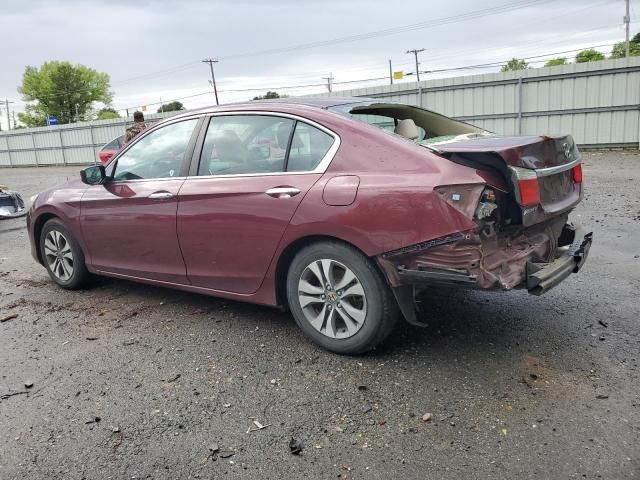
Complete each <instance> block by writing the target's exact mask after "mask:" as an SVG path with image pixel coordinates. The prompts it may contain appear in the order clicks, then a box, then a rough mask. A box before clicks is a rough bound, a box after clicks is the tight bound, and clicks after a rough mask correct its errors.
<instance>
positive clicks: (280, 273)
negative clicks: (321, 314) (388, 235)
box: [275, 235, 387, 309]
mask: <svg viewBox="0 0 640 480" xmlns="http://www.w3.org/2000/svg"><path fill="white" fill-rule="evenodd" d="M318 242H336V243H340V244H342V245H346V246H348V247H351V248H354V249H356V250H357V251H359V252H360V253H361V254H362V255H364V256H365V257H367V258H370V257H369V255H367V254H366V253H365V252H364V251H363V250H362V249H361V248H358V246H357V245H354V244H353V243H351V242H347V241H346V240H343V239H341V238H339V237H334V236H332V235H309V236H305V237H301V238H298V239H296V240H294V241H293V242H291V243H290V244H289V245H287V246H286V247H285V249H284V250H283V251H282V253H281V254H280V257H279V258H278V264H277V266H276V273H275V290H276V302H277V303H278V305H280V306H281V307H283V308H285V309H288V308H289V307H288V301H287V273H288V272H289V267H290V266H291V262H292V261H293V258H294V257H295V256H296V254H297V253H298V252H299V251H300V250H302V249H303V248H305V247H308V246H309V245H312V244H314V243H318ZM371 263H372V265H374V266H375V268H376V269H377V270H378V271H379V272H380V273H381V274H382V275H383V278H384V279H385V280H387V276H386V275H384V272H382V270H381V269H380V267H379V265H378V262H375V261H373V260H372V261H371Z"/></svg>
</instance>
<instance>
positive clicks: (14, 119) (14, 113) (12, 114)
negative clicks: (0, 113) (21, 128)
mask: <svg viewBox="0 0 640 480" xmlns="http://www.w3.org/2000/svg"><path fill="white" fill-rule="evenodd" d="M11 116H12V117H13V129H14V130H15V128H16V125H17V123H16V111H15V110H14V111H13V112H11Z"/></svg>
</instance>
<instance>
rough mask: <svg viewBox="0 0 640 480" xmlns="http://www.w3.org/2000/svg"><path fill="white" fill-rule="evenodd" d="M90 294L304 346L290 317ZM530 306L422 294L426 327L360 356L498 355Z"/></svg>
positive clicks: (239, 307)
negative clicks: (234, 322) (225, 318)
mask: <svg viewBox="0 0 640 480" xmlns="http://www.w3.org/2000/svg"><path fill="white" fill-rule="evenodd" d="M92 292H93V293H95V294H97V295H105V298H113V299H114V300H116V299H118V300H116V301H120V300H119V298H120V297H121V296H122V295H125V294H126V296H127V298H128V300H127V301H129V302H143V303H144V304H147V305H149V304H150V305H151V306H152V307H153V306H158V307H160V306H161V305H162V306H171V307H173V308H174V309H177V310H178V311H184V312H190V313H199V314H202V320H203V321H210V320H209V316H208V315H215V314H216V313H220V312H224V313H226V314H229V315H232V316H233V318H235V319H238V320H239V321H240V322H242V326H243V327H244V328H248V329H254V328H264V327H268V328H269V329H271V330H272V331H273V335H274V336H288V337H290V336H294V337H299V339H300V341H301V342H304V341H305V339H304V337H303V336H302V333H301V332H300V330H299V329H298V327H297V325H296V323H295V321H294V319H293V317H292V316H291V314H290V313H289V312H286V311H282V310H280V309H278V308H273V307H268V306H262V305H255V304H250V303H245V302H239V301H234V300H228V299H222V298H217V297H210V296H206V295H201V294H197V293H191V292H183V291H179V290H172V289H167V288H162V287H157V286H151V285H145V284H140V283H135V282H129V281H126V280H119V279H110V278H99V279H97V280H96V282H95V283H94V285H93V287H92ZM511 295H520V296H521V301H519V302H517V303H515V302H513V298H511V299H509V298H506V297H507V296H511ZM532 301H533V300H532V297H531V296H528V295H526V293H525V292H510V293H508V294H504V293H496V292H481V291H471V290H460V289H443V288H438V289H431V290H428V291H425V292H423V293H422V294H421V295H420V296H419V297H418V305H419V308H420V312H419V315H418V318H419V320H420V321H422V322H424V323H425V324H426V326H425V327H417V326H413V325H409V324H408V323H407V322H405V321H404V319H403V318H400V320H399V321H398V324H397V326H396V329H395V330H394V332H393V334H392V335H391V337H390V338H389V340H388V341H387V342H386V343H385V344H384V345H382V346H380V347H378V348H377V349H375V350H374V351H372V352H369V353H367V354H365V357H377V356H386V355H391V356H392V355H394V354H397V353H398V352H404V351H406V350H407V349H412V350H413V351H415V352H420V353H421V354H424V355H429V354H430V353H431V354H443V355H445V354H447V352H448V354H455V353H456V352H457V351H459V352H462V351H464V352H466V353H469V352H470V351H476V353H478V354H482V353H483V352H485V351H487V350H488V349H491V350H492V352H494V353H493V354H499V352H500V351H501V350H505V353H506V350H507V349H509V348H511V347H514V346H518V345H519V342H523V343H524V342H526V341H527V339H528V338H529V337H530V334H531V330H538V328H537V325H536V322H538V321H540V319H541V318H542V317H544V314H545V312H544V308H543V309H538V310H539V311H538V312H537V313H536V312H533V313H532V308H531V303H530V302H532ZM551 306H552V303H551ZM566 328H567V327H566V325H565V324H564V323H562V322H553V323H551V324H547V325H546V327H545V329H544V333H538V335H541V340H542V341H543V340H544V335H548V336H549V337H556V338H558V337H560V338H561V337H565V336H566V333H567V331H566ZM316 348H318V351H319V352H320V351H322V350H321V349H320V348H319V347H316Z"/></svg>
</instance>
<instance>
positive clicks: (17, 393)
mask: <svg viewBox="0 0 640 480" xmlns="http://www.w3.org/2000/svg"><path fill="white" fill-rule="evenodd" d="M27 393H29V392H28V391H27V390H25V391H23V392H14V393H5V394H3V395H0V400H6V399H7V398H10V397H15V396H16V395H25V394H27Z"/></svg>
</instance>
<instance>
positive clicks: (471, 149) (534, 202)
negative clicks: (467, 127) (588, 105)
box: [433, 135, 582, 225]
mask: <svg viewBox="0 0 640 480" xmlns="http://www.w3.org/2000/svg"><path fill="white" fill-rule="evenodd" d="M433 147H434V148H437V149H438V150H440V151H441V152H442V153H443V154H445V155H446V156H448V157H449V158H450V159H451V160H453V161H460V162H461V163H464V164H466V165H469V166H477V168H479V169H489V170H493V171H494V172H495V171H497V172H500V173H501V174H502V176H503V177H504V178H505V180H506V183H507V185H508V188H509V193H510V194H511V195H512V196H513V198H514V200H515V201H516V202H517V203H518V204H519V205H520V206H521V208H522V223H523V225H533V224H535V223H539V222H541V221H543V220H545V219H548V218H549V217H551V216H555V215H558V214H561V213H564V212H567V211H568V210H570V209H572V208H573V207H575V206H576V205H577V204H578V203H579V202H580V200H581V198H582V167H581V156H580V152H579V151H578V148H577V147H576V144H575V142H574V140H573V138H572V137H571V135H562V136H524V137H500V136H486V137H476V138H470V139H468V140H467V139H465V140H456V141H452V142H447V143H439V144H437V145H434V146H433Z"/></svg>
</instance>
